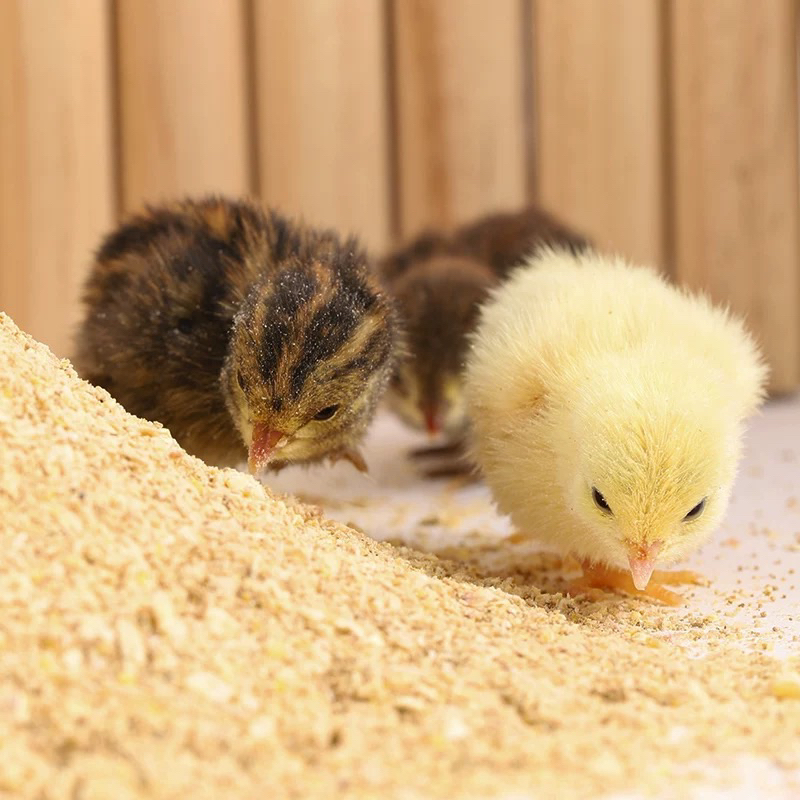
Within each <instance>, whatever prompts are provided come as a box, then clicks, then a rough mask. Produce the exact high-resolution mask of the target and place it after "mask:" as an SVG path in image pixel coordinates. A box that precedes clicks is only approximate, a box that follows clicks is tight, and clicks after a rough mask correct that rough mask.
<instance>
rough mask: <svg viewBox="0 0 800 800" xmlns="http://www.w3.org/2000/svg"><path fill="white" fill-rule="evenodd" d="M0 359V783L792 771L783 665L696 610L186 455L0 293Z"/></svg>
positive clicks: (39, 792) (676, 776) (325, 782)
mask: <svg viewBox="0 0 800 800" xmlns="http://www.w3.org/2000/svg"><path fill="white" fill-rule="evenodd" d="M0 358H2V363H3V364H4V368H3V370H2V371H0V442H2V447H0V543H1V544H2V562H0V563H1V566H0V603H1V604H2V614H1V615H0V795H2V796H11V797H37V798H47V799H49V798H68V797H81V798H87V799H88V798H107V797H114V798H122V799H123V800H125V799H126V798H138V797H148V798H167V797H170V798H176V797H189V796H191V797H193V798H196V799H197V800H200V798H220V797H225V798H245V797H247V798H251V797H257V796H269V797H276V798H278V797H288V798H332V797H347V798H366V797H382V798H389V797H391V798H395V797H397V798H407V799H408V800H411V799H412V798H423V797H425V798H453V797H458V798H478V797H480V798H488V797H498V798H500V797H505V798H509V797H512V796H513V797H517V798H522V797H528V796H530V797H534V796H536V797H553V796H558V797H559V798H577V797H597V796H599V795H601V794H602V793H603V792H604V791H609V792H610V791H623V790H624V791H628V792H631V791H640V792H643V793H651V792H652V793H658V792H669V793H671V794H672V795H673V796H677V794H682V793H684V792H685V791H686V790H688V789H689V787H690V786H692V785H696V784H697V783H698V782H706V783H709V782H710V783H712V784H713V785H715V786H717V785H725V784H726V783H729V782H733V781H736V780H737V779H738V776H739V774H740V772H737V770H739V768H738V767H737V764H740V763H743V764H746V766H747V769H748V770H751V771H752V770H753V769H755V768H756V766H757V767H759V768H763V769H768V770H771V771H772V773H774V774H775V775H778V776H779V777H780V776H782V777H781V779H782V780H783V779H785V780H786V781H787V782H790V781H791V775H792V774H795V775H796V774H797V769H798V765H799V764H800V697H799V696H798V695H800V678H799V677H798V673H797V670H798V666H800V664H798V662H793V661H792V660H791V659H790V660H789V661H784V662H776V661H773V660H772V659H771V658H770V657H769V656H768V655H767V654H766V653H764V652H759V651H758V650H756V651H755V652H754V651H753V650H752V649H749V650H745V649H743V645H742V641H741V636H740V635H739V634H738V633H737V632H736V631H735V630H733V629H728V628H726V626H725V624H724V623H723V622H722V621H721V620H720V618H719V617H717V616H715V614H714V613H713V611H714V610H713V609H708V610H707V611H708V613H700V612H698V610H696V609H695V610H694V611H690V610H684V611H682V612H680V614H682V616H678V617H675V616H674V615H673V616H670V617H669V625H670V626H671V627H670V628H669V630H668V629H667V627H666V626H665V619H667V618H666V617H665V614H666V613H667V612H665V611H664V610H663V609H661V608H659V607H657V606H653V605H647V604H645V603H641V602H637V601H633V600H620V599H619V598H610V599H607V600H602V601H590V600H582V601H575V600H571V599H568V598H565V597H564V596H562V595H560V594H545V593H543V592H540V591H539V590H538V589H537V588H536V587H535V586H534V585H532V583H531V577H530V575H528V576H527V578H526V576H525V575H521V574H519V575H512V576H511V577H503V578H500V577H492V574H491V572H489V573H486V571H485V570H484V571H483V572H481V571H480V570H479V568H477V567H469V566H466V565H459V564H457V563H454V562H448V561H444V560H439V559H437V558H436V557H434V556H430V555H423V554H420V553H416V552H414V551H411V550H408V549H403V548H397V547H393V546H391V545H388V544H377V543H375V542H373V541H371V540H369V539H367V538H366V537H365V536H363V535H361V534H359V533H357V532H355V531H353V530H350V529H348V528H345V527H343V526H341V525H339V524H336V523H333V522H330V521H327V520H325V519H323V518H321V517H320V516H318V515H317V513H316V512H314V511H313V510H311V509H309V508H308V507H304V506H302V505H300V504H299V503H297V502H295V501H292V500H286V499H282V498H279V497H275V496H273V495H272V494H271V493H270V492H269V491H268V490H266V489H264V488H262V487H261V486H260V485H259V484H258V483H257V482H256V481H255V480H253V479H252V478H250V477H248V476H246V475H244V474H240V473H237V472H234V471H230V470H217V469H213V468H208V467H206V466H205V465H204V464H203V463H201V462H200V461H199V460H197V459H195V458H192V457H190V456H188V455H186V454H185V453H184V452H183V451H182V450H181V449H180V448H179V447H178V445H177V444H176V443H175V442H174V441H173V440H172V438H171V437H170V436H169V435H168V434H167V433H166V431H165V430H164V429H162V428H159V427H158V426H156V425H154V424H151V423H149V422H144V421H141V420H139V419H137V418H135V417H132V416H129V415H128V414H126V413H125V412H124V411H123V409H122V408H121V407H120V406H119V405H117V404H116V403H115V402H114V401H113V400H111V398H110V397H109V396H108V395H107V394H106V393H105V392H104V391H102V390H99V389H95V388H93V387H91V386H89V385H88V384H86V383H83V382H81V381H80V380H78V379H77V378H76V376H75V373H74V372H73V370H72V368H71V366H70V365H69V363H68V362H65V361H58V360H57V359H55V358H54V357H53V356H52V355H51V354H50V353H49V351H48V350H47V349H46V348H45V347H43V346H42V345H40V344H38V343H36V342H34V341H33V340H31V339H30V338H29V337H27V336H26V335H24V334H22V333H20V332H19V331H18V330H17V329H16V328H15V326H14V325H13V323H12V322H11V321H10V320H9V319H8V318H7V317H5V316H2V315H0ZM670 613H673V614H674V612H670ZM675 626H678V627H681V628H682V630H683V631H684V633H685V632H687V631H694V632H695V633H696V636H695V639H696V640H701V641H702V644H703V645H704V646H703V648H702V651H703V653H704V654H703V655H699V654H698V652H697V651H696V649H694V648H687V647H686V646H684V645H683V644H680V643H676V638H675V637H674V636H673V635H672V634H671V633H670V632H669V631H670V630H674V629H675ZM705 645H707V646H705ZM740 756H742V757H744V756H746V761H740Z"/></svg>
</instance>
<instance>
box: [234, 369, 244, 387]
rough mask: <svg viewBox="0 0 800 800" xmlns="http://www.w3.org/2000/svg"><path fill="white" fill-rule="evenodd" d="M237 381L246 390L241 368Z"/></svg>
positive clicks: (237, 374)
mask: <svg viewBox="0 0 800 800" xmlns="http://www.w3.org/2000/svg"><path fill="white" fill-rule="evenodd" d="M236 382H237V383H238V384H239V388H240V389H241V390H242V391H244V377H243V376H242V371H241V370H238V371H237V372H236Z"/></svg>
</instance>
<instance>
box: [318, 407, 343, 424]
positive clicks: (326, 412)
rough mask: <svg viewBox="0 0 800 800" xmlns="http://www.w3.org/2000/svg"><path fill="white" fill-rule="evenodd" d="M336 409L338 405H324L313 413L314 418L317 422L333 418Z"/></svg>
mask: <svg viewBox="0 0 800 800" xmlns="http://www.w3.org/2000/svg"><path fill="white" fill-rule="evenodd" d="M338 410H339V406H325V408H322V409H320V410H319V411H317V413H316V414H314V419H315V420H317V421H318V422H324V421H325V420H328V419H333V417H335V416H336V412H337V411H338Z"/></svg>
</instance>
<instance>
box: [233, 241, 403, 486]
mask: <svg viewBox="0 0 800 800" xmlns="http://www.w3.org/2000/svg"><path fill="white" fill-rule="evenodd" d="M358 255H359V254H358V253H357V252H356V253H352V252H351V253H349V254H348V253H345V256H344V257H345V259H347V258H348V257H353V258H355V257H357V256H358ZM356 266H357V265H356ZM334 267H336V268H334ZM395 337H396V324H395V314H394V310H393V306H392V305H391V303H390V302H389V300H388V299H387V297H386V296H385V295H384V294H383V293H382V292H381V290H380V289H379V288H378V286H377V284H376V283H375V281H374V279H373V278H372V276H371V275H370V274H369V273H368V271H367V270H366V269H357V268H355V267H354V266H353V265H352V264H347V263H343V264H338V265H332V264H331V263H329V262H328V261H327V259H326V260H323V261H320V260H311V261H308V260H303V261H300V260H299V259H290V260H288V261H287V262H285V263H283V264H282V265H281V267H280V269H279V270H278V271H277V273H274V274H271V275H268V276H266V277H265V278H264V279H263V280H262V281H261V282H260V283H258V284H257V285H255V286H254V287H253V288H252V289H251V291H250V292H249V294H248V295H247V297H246V299H245V301H244V302H243V304H242V307H241V309H240V311H239V313H238V314H237V316H236V318H235V319H234V324H233V330H232V333H231V341H230V346H229V351H228V355H227V358H226V361H225V366H224V368H223V372H222V390H223V394H224V396H225V401H226V404H227V407H228V410H229V412H230V414H231V417H232V419H233V421H234V423H235V425H236V427H237V428H238V430H239V432H240V434H241V436H242V440H243V442H244V444H245V445H246V447H247V449H248V462H249V466H250V469H251V471H253V472H258V471H260V470H261V469H262V468H263V467H265V466H266V465H269V466H270V467H271V468H279V467H281V466H284V465H286V464H289V463H298V462H311V461H317V460H320V459H322V458H325V457H329V458H332V459H338V458H346V459H348V460H350V461H352V462H353V464H355V465H356V466H357V467H358V468H359V469H365V466H364V463H363V460H362V459H361V456H360V454H359V453H358V451H357V449H356V445H357V442H358V440H359V439H360V437H361V436H362V435H363V433H364V431H365V429H366V427H367V425H368V423H369V421H370V419H371V418H372V416H373V413H374V410H375V407H376V404H377V402H378V399H379V397H380V395H381V393H382V390H383V388H384V386H385V384H386V382H387V381H388V379H389V376H390V374H391V371H392V369H393V366H394V349H395Z"/></svg>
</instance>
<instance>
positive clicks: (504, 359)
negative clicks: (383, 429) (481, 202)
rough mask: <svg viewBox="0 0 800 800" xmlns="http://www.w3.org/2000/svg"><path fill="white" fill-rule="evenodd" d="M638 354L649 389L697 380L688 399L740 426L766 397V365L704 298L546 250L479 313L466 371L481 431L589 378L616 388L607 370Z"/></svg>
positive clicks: (640, 273)
mask: <svg viewBox="0 0 800 800" xmlns="http://www.w3.org/2000/svg"><path fill="white" fill-rule="evenodd" d="M635 351H638V353H639V354H640V356H641V357H639V358H636V359H635V360H634V363H635V364H636V368H637V370H638V371H639V372H640V373H641V372H642V371H644V374H640V375H639V378H640V379H641V380H642V381H644V382H647V381H651V380H652V381H657V382H660V383H665V384H671V385H673V386H674V388H675V391H676V392H679V391H680V387H681V386H684V385H686V383H687V382H686V380H685V378H686V376H687V375H692V377H697V376H700V377H702V388H701V387H698V386H696V385H695V386H694V387H692V386H689V387H688V390H689V391H695V392H696V391H703V392H706V393H707V394H710V399H709V402H712V403H713V402H719V404H720V407H725V408H730V409H731V411H732V412H733V413H735V414H736V415H738V416H740V417H744V416H746V415H747V414H748V413H750V412H751V411H752V410H753V409H754V408H755V406H756V405H757V404H758V403H759V401H760V399H761V397H762V385H763V379H764V366H763V363H762V361H761V358H760V355H759V354H758V350H757V347H756V345H755V343H754V341H753V339H752V338H751V336H750V335H749V334H748V332H747V331H746V329H745V328H744V326H743V324H742V323H741V321H740V320H738V319H736V318H734V317H732V316H731V315H730V314H729V313H728V312H727V311H726V310H724V309H721V308H718V307H715V306H714V305H712V303H711V302H710V301H709V299H708V298H707V297H705V296H703V295H691V294H689V293H687V292H685V291H683V290H680V289H677V288H675V287H673V286H670V285H669V284H668V283H667V281H666V280H665V279H664V278H663V277H661V276H660V275H658V274H657V273H656V272H655V271H653V270H650V269H648V268H644V267H631V266H630V265H629V264H628V263H626V262H625V261H624V260H623V259H621V258H615V257H605V256H600V255H598V254H596V253H594V252H592V251H588V250H587V251H584V252H581V253H577V254H575V253H571V252H567V251H564V250H553V249H544V250H541V251H539V252H538V253H537V254H536V255H535V256H534V257H533V258H532V259H531V260H530V261H529V263H528V264H527V265H525V266H523V267H521V268H520V269H518V270H516V271H515V272H513V273H512V274H511V276H510V278H509V279H508V281H507V282H506V283H505V284H503V285H502V286H501V287H500V288H498V289H496V290H495V291H494V292H493V293H492V297H491V298H490V300H489V301H488V302H487V303H486V304H485V306H484V307H483V309H482V312H481V320H480V325H479V330H478V332H477V334H476V335H475V336H474V337H473V340H472V353H471V357H470V362H469V378H468V384H469V386H468V391H469V395H470V402H471V404H472V406H473V409H474V412H473V417H474V423H475V424H476V425H484V424H487V425H488V424H492V423H491V420H492V419H495V420H497V419H498V416H502V414H503V412H504V411H510V410H512V409H513V408H514V407H515V406H517V405H518V404H519V403H523V404H524V403H526V402H528V401H532V400H534V399H535V398H536V397H539V396H541V395H542V394H543V393H546V394H548V395H551V396H552V395H554V394H556V395H557V394H558V393H559V392H560V391H562V390H566V389H568V388H571V387H574V386H575V384H576V382H580V381H581V380H585V379H587V378H590V377H591V378H593V380H591V381H589V383H590V384H594V385H596V386H606V387H607V386H608V385H609V383H614V382H615V380H614V376H610V379H607V378H609V376H604V375H603V369H604V368H605V367H607V366H608V365H609V364H612V363H617V364H618V363H619V361H618V360H616V359H617V357H619V356H622V357H623V358H624V356H626V355H630V354H632V353H634V352H635ZM616 382H617V383H619V381H616ZM498 387H504V390H503V391H498ZM628 388H632V387H628ZM505 389H508V391H505Z"/></svg>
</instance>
